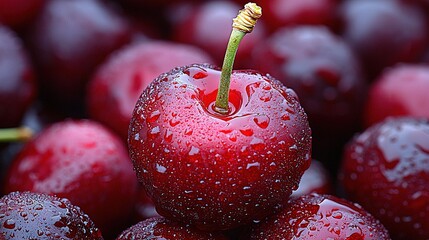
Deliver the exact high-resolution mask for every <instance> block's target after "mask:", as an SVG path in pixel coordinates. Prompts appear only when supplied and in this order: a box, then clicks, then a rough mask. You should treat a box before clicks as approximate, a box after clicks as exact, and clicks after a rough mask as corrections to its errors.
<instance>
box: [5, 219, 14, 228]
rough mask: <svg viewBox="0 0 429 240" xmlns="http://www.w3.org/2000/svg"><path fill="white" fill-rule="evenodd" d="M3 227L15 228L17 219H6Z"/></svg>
mask: <svg viewBox="0 0 429 240" xmlns="http://www.w3.org/2000/svg"><path fill="white" fill-rule="evenodd" d="M3 227H5V228H7V229H14V228H15V220H13V219H7V220H6V221H4V223H3Z"/></svg>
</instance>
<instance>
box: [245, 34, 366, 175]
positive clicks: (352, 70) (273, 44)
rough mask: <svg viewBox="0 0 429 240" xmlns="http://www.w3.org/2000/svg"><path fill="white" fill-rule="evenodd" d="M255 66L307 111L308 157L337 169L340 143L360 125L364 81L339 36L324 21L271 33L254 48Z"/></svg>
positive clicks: (334, 169) (351, 54) (363, 98)
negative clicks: (287, 89)
mask: <svg viewBox="0 0 429 240" xmlns="http://www.w3.org/2000/svg"><path fill="white" fill-rule="evenodd" d="M252 57H253V63H254V68H255V69H258V70H260V71H262V72H265V73H269V74H270V75H272V76H274V77H275V78H277V79H279V80H280V81H281V82H282V83H283V84H284V85H286V86H287V87H290V88H292V89H293V90H294V91H295V92H296V93H297V94H298V96H299V99H300V102H301V104H302V106H303V107H304V109H305V111H306V113H307V114H308V119H309V121H310V127H311V129H312V135H313V157H314V158H316V159H318V160H320V161H322V162H323V163H326V166H327V168H328V169H329V170H330V171H331V172H334V173H335V172H336V170H337V168H338V162H339V158H340V155H341V150H342V146H343V144H344V143H345V142H346V141H347V140H348V139H350V137H351V136H352V135H353V134H354V133H355V131H357V130H358V129H360V125H361V122H362V121H361V115H362V110H363V105H364V101H365V96H366V89H367V83H366V79H365V78H364V76H363V73H362V70H361V65H360V63H359V60H358V58H357V56H356V55H355V54H354V52H353V51H352V49H351V48H350V47H349V46H348V45H347V44H346V43H345V42H344V40H343V39H341V38H340V37H338V36H336V35H334V34H333V33H332V32H331V31H330V30H329V29H327V28H326V27H323V26H296V27H287V28H282V29H279V30H278V31H276V32H275V33H273V35H271V36H270V37H269V38H267V39H266V40H265V41H264V42H263V43H261V44H260V46H259V47H258V48H256V49H255V50H254V53H253V56H252Z"/></svg>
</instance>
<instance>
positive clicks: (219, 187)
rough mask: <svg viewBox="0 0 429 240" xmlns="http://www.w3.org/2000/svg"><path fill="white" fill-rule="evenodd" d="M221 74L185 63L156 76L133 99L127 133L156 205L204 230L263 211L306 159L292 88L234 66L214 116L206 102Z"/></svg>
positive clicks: (280, 198)
mask: <svg viewBox="0 0 429 240" xmlns="http://www.w3.org/2000/svg"><path fill="white" fill-rule="evenodd" d="M220 74H221V73H220V71H219V70H218V69H215V68H214V67H210V66H207V65H191V66H188V67H183V68H179V69H175V70H173V71H171V72H169V73H167V74H163V75H161V76H160V77H159V78H157V79H156V80H154V81H153V82H152V83H151V84H150V85H149V87H148V88H147V89H146V90H145V91H144V92H143V94H142V95H141V97H140V99H139V101H138V102H137V105H136V108H135V111H134V113H133V118H132V120H131V124H130V132H129V138H128V142H129V148H130V154H131V158H132V160H133V162H134V166H135V168H136V170H137V175H138V177H139V180H140V181H141V182H142V183H143V184H144V186H145V188H146V190H147V192H148V194H149V195H150V196H151V198H152V199H153V201H154V203H155V205H156V208H157V211H158V212H159V213H160V214H161V215H163V216H166V217H168V218H171V219H177V220H181V221H185V222H188V223H192V224H195V225H197V226H198V227H200V228H204V229H227V228H232V227H236V226H239V225H243V224H246V223H249V222H251V221H252V220H257V219H261V218H263V217H265V216H266V215H268V214H271V213H272V212H273V211H274V210H275V209H276V208H277V207H278V205H279V204H280V203H282V202H284V201H285V200H286V199H287V198H288V197H289V195H290V194H291V192H292V190H294V189H296V188H297V186H298V182H299V179H300V178H301V175H302V174H303V172H304V171H305V170H306V169H307V168H308V166H309V164H310V150H311V149H310V146H311V136H310V128H309V126H308V121H307V118H306V114H305V113H304V111H303V109H302V108H301V106H300V104H299V102H298V99H297V96H296V95H295V93H294V92H293V91H292V90H291V89H288V88H286V87H285V86H283V85H282V84H281V83H280V82H278V81H277V80H275V79H272V78H270V77H267V76H262V75H261V74H259V73H257V72H252V71H235V72H234V73H233V74H232V77H231V88H230V89H231V90H230V112H229V113H228V114H227V115H222V114H219V113H217V112H216V111H215V110H214V109H213V107H214V105H213V104H214V101H215V98H216V94H217V85H218V81H219V79H220Z"/></svg>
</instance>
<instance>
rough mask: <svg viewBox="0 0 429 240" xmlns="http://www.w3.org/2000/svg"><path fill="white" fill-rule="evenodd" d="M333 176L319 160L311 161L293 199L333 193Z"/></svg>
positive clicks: (294, 192) (293, 194)
mask: <svg viewBox="0 0 429 240" xmlns="http://www.w3.org/2000/svg"><path fill="white" fill-rule="evenodd" d="M333 192H334V191H333V186H332V180H331V175H330V173H329V172H328V170H327V169H326V167H325V166H324V165H323V164H322V163H321V162H320V161H318V160H315V159H313V160H311V165H310V167H309V168H308V169H307V170H305V172H304V175H302V177H301V181H300V182H299V186H298V189H296V190H295V191H293V193H292V195H291V197H300V196H302V195H306V194H310V193H319V194H331V193H333Z"/></svg>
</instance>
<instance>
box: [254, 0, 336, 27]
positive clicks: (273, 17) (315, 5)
mask: <svg viewBox="0 0 429 240" xmlns="http://www.w3.org/2000/svg"><path fill="white" fill-rule="evenodd" d="M337 3H338V1H337V0H287V1H285V0H270V1H264V0H261V1H260V4H261V7H262V8H263V9H264V16H265V17H264V19H265V21H266V22H267V26H268V27H269V29H270V30H271V31H275V30H277V29H278V28H281V27H286V26H292V25H332V24H333V22H334V16H335V11H336V9H337Z"/></svg>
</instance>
